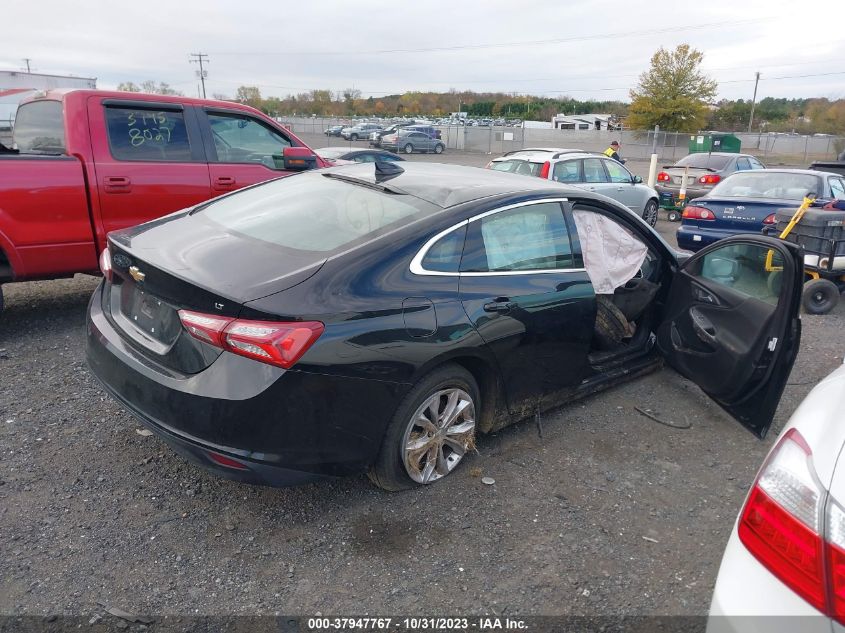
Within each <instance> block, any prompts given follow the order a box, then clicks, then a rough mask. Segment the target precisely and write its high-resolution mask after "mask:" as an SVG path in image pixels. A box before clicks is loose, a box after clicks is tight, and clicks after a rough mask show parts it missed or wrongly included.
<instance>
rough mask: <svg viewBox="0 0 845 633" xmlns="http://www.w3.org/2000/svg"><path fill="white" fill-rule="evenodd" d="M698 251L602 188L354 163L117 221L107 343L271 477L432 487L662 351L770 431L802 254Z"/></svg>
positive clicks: (193, 437)
mask: <svg viewBox="0 0 845 633" xmlns="http://www.w3.org/2000/svg"><path fill="white" fill-rule="evenodd" d="M770 253H771V255H770ZM679 258H681V259H682V256H680V255H677V254H676V253H675V252H674V251H673V250H672V249H671V248H670V247H669V246H668V245H667V244H666V243H665V242H664V241H663V240H662V239H661V238H660V237H659V236H658V234H657V233H655V232H654V230H653V229H652V228H651V227H649V226H648V225H647V224H645V223H644V222H643V221H642V220H641V219H640V218H638V217H636V216H634V215H633V214H632V213H631V212H630V211H629V210H628V209H627V208H625V207H624V206H622V205H620V204H618V203H615V202H613V201H612V200H610V199H608V198H606V197H603V196H598V195H595V194H591V193H589V192H587V191H584V190H582V189H576V188H573V187H567V186H564V185H559V184H556V183H552V182H549V181H544V180H540V179H531V178H522V177H520V176H515V175H512V174H506V173H501V172H495V171H491V170H483V169H476V168H471V167H456V166H447V165H438V164H420V163H405V164H403V165H401V166H400V165H398V164H396V163H393V164H386V163H375V164H374V165H344V166H340V167H334V168H330V169H323V170H320V171H310V172H305V173H302V174H299V175H295V176H290V177H288V178H283V179H278V180H274V181H270V182H267V183H263V184H260V185H256V186H253V187H250V188H247V189H244V190H241V191H239V192H236V193H233V194H230V195H228V196H223V197H220V198H216V199H214V200H211V201H208V202H205V203H203V204H200V205H198V206H197V207H194V208H193V209H189V210H186V211H182V212H179V213H176V214H172V215H169V216H167V217H165V218H162V219H159V220H156V221H153V222H149V223H147V224H142V225H140V226H137V227H134V228H131V229H126V230H122V231H118V232H115V233H111V234H110V236H109V240H108V248H107V249H106V250H105V251H104V252H103V254H102V257H101V267H102V269H103V273H104V280H103V282H102V283H101V284H100V286H99V287H98V289H97V290H96V292H95V293H94V296H93V297H92V299H91V303H90V306H89V313H88V320H87V336H88V345H87V355H88V361H89V364H90V366H91V368H92V370H93V373H94V374H95V375H96V376H97V377H98V379H99V380H100V381H101V382H102V384H103V385H104V386H105V388H106V389H107V390H108V391H109V392H110V393H111V394H112V395H113V396H114V397H115V398H116V399H118V400H119V401H120V402H122V403H123V404H124V405H125V406H126V407H127V408H128V409H129V410H130V411H132V412H133V413H134V414H135V415H136V416H137V417H138V418H139V419H140V420H141V421H142V422H143V423H144V424H146V425H147V426H148V427H149V428H150V429H151V430H152V431H153V432H155V433H156V434H158V435H159V436H160V437H162V438H163V439H165V440H166V441H168V442H169V443H170V444H171V445H172V446H173V447H174V448H175V449H176V450H177V451H179V452H180V453H182V454H183V455H185V456H186V457H188V458H190V459H191V460H193V461H195V462H197V463H199V464H201V465H203V466H205V467H208V468H211V469H214V470H215V471H216V472H218V473H220V474H223V475H225V476H228V477H231V478H234V479H238V480H241V481H246V482H253V483H263V484H271V485H288V484H296V483H300V482H305V481H309V480H313V479H315V478H321V477H331V476H340V475H347V474H351V473H361V472H368V473H369V475H370V477H371V479H372V480H373V481H374V482H375V483H376V484H377V485H379V486H381V487H383V488H386V489H391V490H396V489H401V488H406V487H411V486H414V485H419V484H429V483H431V482H434V481H436V480H438V479H441V478H443V477H445V476H446V475H448V474H449V473H451V472H452V471H453V470H454V469H455V467H456V466H457V465H458V464H459V463H460V462H461V461H462V459H463V458H464V457H465V456H466V455H467V454H468V453H470V452H471V451H472V449H473V447H474V446H475V441H476V436H477V434H479V433H486V432H490V431H493V430H496V429H499V428H501V427H503V426H505V425H508V424H510V423H512V422H516V421H518V420H520V419H523V418H526V417H527V416H533V415H539V414H540V413H541V412H542V411H543V410H545V409H548V408H550V407H554V406H557V405H559V404H561V403H563V402H567V401H571V400H573V399H576V398H580V397H583V396H586V395H588V394H592V393H595V392H596V391H599V390H601V389H604V388H606V387H610V386H611V385H614V384H616V383H619V382H620V381H624V380H629V379H632V378H634V377H636V376H638V375H641V374H643V373H645V372H648V371H651V370H654V369H656V368H657V367H659V366H660V365H661V363H662V359H664V358H665V359H666V360H667V361H668V362H669V363H670V364H671V365H672V366H673V367H675V368H676V369H677V370H678V371H679V372H680V373H682V374H683V375H684V376H687V377H689V378H690V379H691V380H693V381H695V382H696V383H697V384H698V385H699V386H700V387H701V388H702V389H703V390H704V391H705V392H706V393H707V394H708V395H709V396H710V397H712V398H713V399H714V400H715V401H716V402H718V403H719V404H720V405H721V406H722V407H724V408H725V409H726V410H727V411H728V412H730V413H731V415H733V416H734V417H735V418H736V419H737V420H739V421H740V422H741V423H742V424H743V425H745V426H746V427H748V428H749V429H750V430H751V431H752V432H754V433H755V434H756V435H758V436H760V437H762V436H763V435H765V433H766V430H767V429H768V427H769V425H770V424H771V420H772V416H773V413H774V410H775V407H776V406H777V403H778V401H779V399H780V395H781V393H782V391H783V388H784V385H785V382H786V379H787V376H788V375H789V372H790V368H791V366H792V363H793V361H794V359H795V355H796V353H797V349H798V341H799V333H800V321H799V320H798V309H799V304H800V291H801V282H802V281H803V280H802V276H801V270H802V266H801V255H800V252H799V250H798V249H797V247H795V246H793V245H791V244H788V243H785V242H782V241H780V240H775V239H770V238H767V237H764V236H754V235H749V236H740V237H733V238H730V239H727V240H724V241H721V242H719V243H717V244H714V245H713V246H711V247H709V248H707V249H704V250H702V251H700V252H699V253H697V254H695V255H693V256H692V257H690V258H688V259H684V260H683V261H681V259H679ZM772 275H777V276H778V280H777V283H772V279H771V276H772ZM620 423H621V422H620Z"/></svg>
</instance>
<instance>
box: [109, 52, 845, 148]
mask: <svg viewBox="0 0 845 633" xmlns="http://www.w3.org/2000/svg"><path fill="white" fill-rule="evenodd" d="M703 58H704V55H703V53H701V52H700V51H697V50H695V49H693V48H691V47H690V46H689V45H687V44H681V45H679V46H677V47H676V48H675V49H674V50H666V49H664V48H660V49H658V50H657V52H655V54H654V55H653V56H652V58H651V64H650V67H649V68H648V69H647V70H646V71H644V72H643V73H642V74H641V75H640V77H639V81H638V82H637V85H636V86H635V87H634V88H632V89H631V91H630V93H629V96H630V99H631V101H630V102H623V101H597V100H585V101H581V100H578V99H572V98H569V97H561V98H558V99H551V98H545V97H540V96H531V95H519V94H511V93H501V92H481V93H479V92H472V91H457V90H450V91H449V92H406V93H404V94H395V95H385V96H382V97H372V96H370V97H364V96H363V95H362V94H361V91H360V90H357V89H354V88H347V89H346V90H342V91H332V90H328V89H321V90H309V91H307V92H301V93H298V94H289V95H287V96H285V97H265V96H263V95H262V94H261V90H260V89H259V87H258V86H240V87H239V88H238V89H237V91H236V92H235V94H234V96H232V97H228V96H227V95H224V94H220V93H215V94H214V95H213V97H214V98H215V99H224V100H231V101H237V102H238V103H244V104H247V105H250V106H253V107H255V108H258V109H259V110H262V111H263V112H265V113H266V114H268V115H270V116H274V117H285V116H293V115H299V116H311V115H316V116H321V117H349V116H379V117H391V116H428V117H444V116H449V115H450V113H452V112H466V113H467V114H468V115H469V116H471V117H496V118H505V119H523V120H536V121H550V120H551V118H552V117H553V116H555V115H556V114H588V113H601V114H612V115H615V116H616V117H618V118H619V119H620V120H621V121H622V122H623V125H624V126H625V127H626V128H629V129H634V130H637V129H639V130H649V129H652V128H653V127H654V126H655V125H659V126H660V128H661V129H662V130H664V131H666V132H696V131H699V130H720V131H725V132H733V131H747V130H748V126H749V121H750V120H751V110H752V103H751V100H750V99H749V100H744V99H737V100H729V99H723V100H720V101H718V102H717V101H715V97H716V94H717V91H718V84H717V83H716V81H714V80H713V79H711V78H709V77H708V76H707V75H706V74H705V73H704V72H702V70H701V63H702V61H703ZM561 88H562V89H565V88H566V86H565V85H564V86H561ZM118 90H129V91H132V92H152V93H156V94H179V93H178V92H177V91H175V90H173V89H172V88H170V86H168V85H167V84H166V83H161V82H159V83H156V82H154V81H145V82H143V83H141V84H140V85H135V84H134V83H131V82H129V83H123V84H120V85H119V86H118ZM752 131H754V132H758V131H760V132H798V133H800V134H816V133H824V134H837V135H845V99H837V100H831V99H827V98H802V99H781V98H774V97H766V98H764V99H761V100H760V101H759V102H758V103H757V104H756V105H755V106H754V118H753V126H752Z"/></svg>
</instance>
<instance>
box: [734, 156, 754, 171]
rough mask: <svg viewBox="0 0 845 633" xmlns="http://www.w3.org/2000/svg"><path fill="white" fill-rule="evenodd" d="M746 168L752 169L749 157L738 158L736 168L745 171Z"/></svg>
mask: <svg viewBox="0 0 845 633" xmlns="http://www.w3.org/2000/svg"><path fill="white" fill-rule="evenodd" d="M745 169H751V161H749V160H748V159H747V158H744V157H743V158H737V159H736V170H737V171H743V170H745Z"/></svg>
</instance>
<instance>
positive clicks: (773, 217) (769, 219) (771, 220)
mask: <svg viewBox="0 0 845 633" xmlns="http://www.w3.org/2000/svg"><path fill="white" fill-rule="evenodd" d="M777 223H778V218H777V214H776V213H770V214H769V215H767V216H766V218H765V219H764V220H763V224H777Z"/></svg>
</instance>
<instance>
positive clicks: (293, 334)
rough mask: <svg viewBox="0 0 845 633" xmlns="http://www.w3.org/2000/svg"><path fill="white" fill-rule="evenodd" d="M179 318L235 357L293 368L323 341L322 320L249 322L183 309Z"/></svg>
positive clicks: (192, 332)
mask: <svg viewBox="0 0 845 633" xmlns="http://www.w3.org/2000/svg"><path fill="white" fill-rule="evenodd" d="M179 318H180V319H181V321H182V325H183V326H184V328H185V329H186V330H187V331H188V334H190V335H191V336H193V337H194V338H195V339H198V340H200V341H203V342H205V343H208V344H210V345H214V346H215V347H219V348H221V349H225V350H227V351H229V352H232V353H233V354H238V355H240V356H246V357H247V358H252V359H253V360H257V361H260V362H262V363H268V364H270V365H276V366H277V367H283V368H284V369H290V368H291V367H292V366H293V365H294V364H296V362H297V361H298V360H299V359H300V358H302V355H303V354H305V352H306V351H308V348H310V347H311V346H312V345H313V344H314V342H315V341H316V340H317V339H318V338H320V335H321V334H322V333H323V330H324V329H325V326H324V325H323V324H322V323H320V322H319V321H295V322H285V323H279V322H272V321H247V320H244V319H232V318H228V317H222V316H217V315H214V314H202V313H200V312H192V311H190V310H179Z"/></svg>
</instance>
